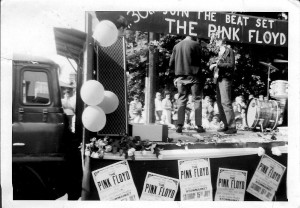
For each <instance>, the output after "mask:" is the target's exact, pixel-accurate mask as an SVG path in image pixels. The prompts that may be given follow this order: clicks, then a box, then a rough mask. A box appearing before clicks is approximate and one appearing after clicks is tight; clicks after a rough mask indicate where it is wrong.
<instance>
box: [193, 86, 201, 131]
mask: <svg viewBox="0 0 300 208" xmlns="http://www.w3.org/2000/svg"><path fill="white" fill-rule="evenodd" d="M191 93H192V96H193V99H194V101H195V104H194V107H195V124H196V125H197V126H198V127H200V126H202V86H201V84H199V83H196V84H193V85H192V87H191Z"/></svg>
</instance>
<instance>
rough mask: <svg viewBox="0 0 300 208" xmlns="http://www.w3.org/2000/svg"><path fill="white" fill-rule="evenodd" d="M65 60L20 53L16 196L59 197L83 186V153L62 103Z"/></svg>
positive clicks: (15, 92) (15, 65)
mask: <svg viewBox="0 0 300 208" xmlns="http://www.w3.org/2000/svg"><path fill="white" fill-rule="evenodd" d="M58 69H59V66H58V65H57V64H56V63H55V62H53V61H52V60H50V59H46V58H42V57H34V56H27V55H26V56H25V55H14V56H13V61H12V75H13V85H12V183H13V198H14V200H53V199H57V198H59V197H61V196H63V195H65V194H66V193H67V194H68V199H77V198H78V197H79V195H80V191H81V172H82V170H81V158H80V151H79V150H78V146H79V144H78V142H77V140H76V137H75V136H74V134H72V132H71V131H70V130H69V128H68V126H69V124H68V119H67V116H66V115H65V114H64V111H63V108H62V103H61V92H60V86H59V79H58Z"/></svg>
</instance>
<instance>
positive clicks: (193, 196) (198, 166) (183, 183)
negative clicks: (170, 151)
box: [178, 158, 212, 201]
mask: <svg viewBox="0 0 300 208" xmlns="http://www.w3.org/2000/svg"><path fill="white" fill-rule="evenodd" d="M178 172H179V182H180V198H181V201H212V185H211V173H210V162H209V159H208V158H203V159H193V160H178Z"/></svg>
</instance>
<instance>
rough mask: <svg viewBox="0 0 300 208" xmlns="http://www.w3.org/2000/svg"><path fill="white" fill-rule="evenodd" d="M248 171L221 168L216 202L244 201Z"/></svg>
mask: <svg viewBox="0 0 300 208" xmlns="http://www.w3.org/2000/svg"><path fill="white" fill-rule="evenodd" d="M246 183H247V171H244V170H234V169H227V168H219V173H218V179H217V191H216V196H215V201H244V197H245V191H246Z"/></svg>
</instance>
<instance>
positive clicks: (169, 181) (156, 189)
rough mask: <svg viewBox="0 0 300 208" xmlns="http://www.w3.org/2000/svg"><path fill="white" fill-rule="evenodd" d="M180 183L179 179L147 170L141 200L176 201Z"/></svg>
mask: <svg viewBox="0 0 300 208" xmlns="http://www.w3.org/2000/svg"><path fill="white" fill-rule="evenodd" d="M178 184H179V180H178V179H175V178H171V177H168V176H163V175H159V174H156V173H151V172H147V175H146V179H145V182H144V186H143V191H142V194H141V198H140V200H143V201H174V199H175V196H176V193H177V190H178Z"/></svg>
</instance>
